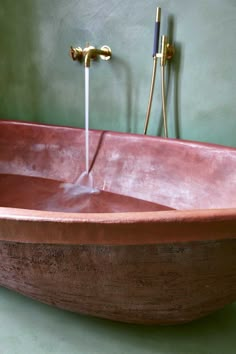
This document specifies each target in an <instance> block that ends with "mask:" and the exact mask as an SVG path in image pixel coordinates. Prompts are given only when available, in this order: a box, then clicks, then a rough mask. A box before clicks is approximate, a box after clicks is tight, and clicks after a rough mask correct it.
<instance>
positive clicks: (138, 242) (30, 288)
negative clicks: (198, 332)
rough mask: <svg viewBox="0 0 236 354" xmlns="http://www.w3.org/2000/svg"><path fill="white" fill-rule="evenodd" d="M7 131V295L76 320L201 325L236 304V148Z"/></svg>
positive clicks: (2, 151)
mask: <svg viewBox="0 0 236 354" xmlns="http://www.w3.org/2000/svg"><path fill="white" fill-rule="evenodd" d="M84 139H85V137H84V130H83V129H78V128H70V127H61V126H52V125H43V124H35V123H26V122H16V121H3V120H2V121H0V285H1V286H4V287H6V288H9V289H12V290H14V291H17V292H19V293H21V294H24V295H26V296H29V297H31V298H33V299H36V300H39V301H41V302H44V303H47V304H50V305H54V306H56V307H59V308H62V309H66V310H69V311H73V312H77V313H81V314H86V315H92V316H97V317H102V318H107V319H111V320H116V321H122V322H130V323H140V324H177V323H183V322H189V321H192V320H194V319H197V318H200V317H202V316H205V315H207V314H209V313H211V312H212V311H215V310H217V309H220V308H222V307H223V306H224V305H226V304H228V303H231V302H233V301H235V300H236V257H235V254H236V240H235V238H236V149H235V148H229V147H224V146H217V145H211V144H203V143H198V142H194V141H180V140H174V139H163V138H159V137H150V136H143V135H135V134H125V133H117V132H110V131H95V130H94V131H91V132H90V156H89V163H90V170H91V172H92V174H93V178H94V185H95V186H96V188H97V189H98V190H99V191H100V192H96V193H92V194H90V195H78V194H76V193H74V189H73V188H74V185H75V181H77V179H78V177H79V176H80V174H81V173H82V172H83V171H84V160H85V151H84Z"/></svg>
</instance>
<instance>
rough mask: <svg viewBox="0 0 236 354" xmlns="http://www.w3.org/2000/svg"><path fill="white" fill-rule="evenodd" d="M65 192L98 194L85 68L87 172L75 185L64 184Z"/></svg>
mask: <svg viewBox="0 0 236 354" xmlns="http://www.w3.org/2000/svg"><path fill="white" fill-rule="evenodd" d="M63 188H64V191H66V192H67V194H68V192H71V194H72V195H76V194H77V195H80V194H90V193H98V192H99V190H98V189H96V188H94V187H93V175H92V172H91V171H89V68H88V67H85V171H84V172H82V173H81V175H80V176H79V178H78V179H77V180H76V182H75V183H74V184H70V183H64V184H63Z"/></svg>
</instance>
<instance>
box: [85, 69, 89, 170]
mask: <svg viewBox="0 0 236 354" xmlns="http://www.w3.org/2000/svg"><path fill="white" fill-rule="evenodd" d="M85 172H86V173H87V174H89V68H87V67H85Z"/></svg>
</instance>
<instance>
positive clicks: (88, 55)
mask: <svg viewBox="0 0 236 354" xmlns="http://www.w3.org/2000/svg"><path fill="white" fill-rule="evenodd" d="M83 55H84V58H85V59H84V65H85V67H86V68H89V67H90V61H91V59H96V58H97V57H98V56H99V57H100V58H101V59H102V60H109V59H110V58H111V49H110V48H109V47H108V46H106V45H104V46H102V47H101V48H100V49H98V48H94V47H93V46H88V47H85V48H84V50H83Z"/></svg>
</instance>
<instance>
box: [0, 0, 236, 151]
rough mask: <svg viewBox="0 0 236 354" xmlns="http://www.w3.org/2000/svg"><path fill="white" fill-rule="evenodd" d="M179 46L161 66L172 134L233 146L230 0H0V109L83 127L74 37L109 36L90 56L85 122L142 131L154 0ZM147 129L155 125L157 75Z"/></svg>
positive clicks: (235, 28)
mask: <svg viewBox="0 0 236 354" xmlns="http://www.w3.org/2000/svg"><path fill="white" fill-rule="evenodd" d="M157 4H158V6H160V7H161V8H162V28H161V33H162V34H167V35H169V37H170V38H171V39H172V40H173V42H174V43H175V45H176V55H175V58H174V60H173V61H172V63H171V64H170V65H169V67H168V68H167V88H168V123H169V133H170V136H171V137H180V138H181V139H195V140H200V141H209V142H215V143H220V144H225V145H231V146H236V138H235V135H236V123H235V118H236V103H235V89H236V66H235V65H234V62H235V57H236V49H235V48H236V47H235V41H234V36H235V33H236V1H235V0H225V1H220V0H198V1H191V0H179V1H175V0H159V1H158V2H156V1H146V2H145V1H143V0H136V1H135V2H133V1H121V0H109V1H108V0H99V1H98V0H50V1H48V0H21V1H16V0H15V1H14V0H1V5H0V43H1V56H0V89H1V95H0V117H2V118H7V119H19V120H29V121H37V122H46V123H51V124H62V125H70V126H81V127H82V126H84V71H83V66H82V65H80V64H79V63H74V62H72V60H70V58H69V56H68V51H69V47H70V45H71V44H73V45H80V46H82V47H84V46H85V44H86V42H89V43H90V44H91V45H95V46H101V45H103V44H107V45H109V46H110V47H111V48H112V50H113V58H112V61H110V62H99V63H93V65H92V67H91V75H90V78H91V80H90V87H91V100H90V102H91V109H90V113H91V115H90V126H91V127H92V128H95V129H108V130H116V131H124V132H133V133H142V131H143V126H144V119H145V113H146V108H147V101H148V95H149V86H150V80H151V71H152V56H151V54H152V45H153V27H154V18H155V11H156V6H157ZM159 77H160V75H159V72H158V79H157V83H156V90H155V97H154V105H153V110H152V115H151V118H150V125H149V130H148V133H149V134H153V135H160V133H161V107H160V80H159Z"/></svg>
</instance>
